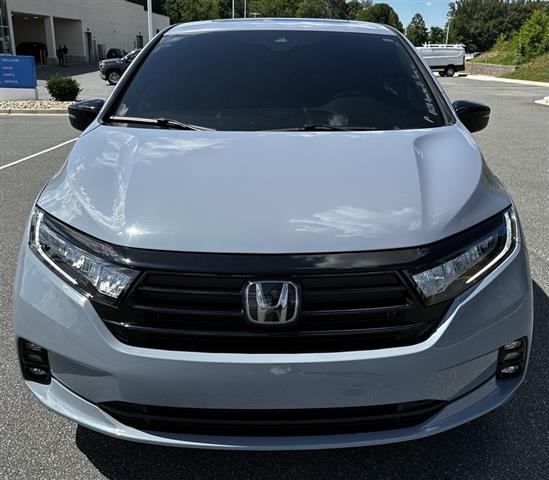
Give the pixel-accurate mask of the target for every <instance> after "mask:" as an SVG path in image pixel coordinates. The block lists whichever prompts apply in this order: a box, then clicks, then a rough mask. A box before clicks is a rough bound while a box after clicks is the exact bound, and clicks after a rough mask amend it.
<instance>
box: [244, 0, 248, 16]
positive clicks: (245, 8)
mask: <svg viewBox="0 0 549 480" xmlns="http://www.w3.org/2000/svg"><path fill="white" fill-rule="evenodd" d="M246 10H247V6H246V0H244V18H246Z"/></svg>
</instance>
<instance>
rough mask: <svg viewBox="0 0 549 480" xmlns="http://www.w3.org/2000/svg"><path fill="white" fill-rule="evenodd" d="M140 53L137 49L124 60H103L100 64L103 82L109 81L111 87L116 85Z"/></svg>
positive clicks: (123, 58) (100, 74)
mask: <svg viewBox="0 0 549 480" xmlns="http://www.w3.org/2000/svg"><path fill="white" fill-rule="evenodd" d="M140 51H141V49H140V48H137V49H135V50H132V51H131V52H130V53H128V54H127V55H125V56H124V57H122V58H111V59H107V60H101V61H100V62H99V76H100V77H101V78H102V79H103V80H107V81H108V82H109V83H110V84H111V85H116V84H117V83H118V81H119V80H120V77H121V76H122V74H123V73H124V72H125V71H126V69H127V68H128V67H129V66H130V64H131V63H132V62H133V61H134V59H135V57H137V54H138V53H139V52H140Z"/></svg>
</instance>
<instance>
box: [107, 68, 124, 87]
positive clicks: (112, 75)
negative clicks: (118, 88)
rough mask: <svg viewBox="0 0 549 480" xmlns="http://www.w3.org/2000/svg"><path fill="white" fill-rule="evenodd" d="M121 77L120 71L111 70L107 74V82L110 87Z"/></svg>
mask: <svg viewBox="0 0 549 480" xmlns="http://www.w3.org/2000/svg"><path fill="white" fill-rule="evenodd" d="M121 76H122V72H121V71H120V70H111V71H110V72H109V73H108V74H107V81H108V82H109V83H110V84H111V85H116V84H117V83H118V81H119V80H120V77H121Z"/></svg>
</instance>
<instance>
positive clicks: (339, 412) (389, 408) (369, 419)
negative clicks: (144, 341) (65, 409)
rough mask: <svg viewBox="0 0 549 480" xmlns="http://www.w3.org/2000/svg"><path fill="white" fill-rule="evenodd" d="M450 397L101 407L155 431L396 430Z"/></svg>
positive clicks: (431, 413)
mask: <svg viewBox="0 0 549 480" xmlns="http://www.w3.org/2000/svg"><path fill="white" fill-rule="evenodd" d="M446 405H447V402H444V401H438V400H422V401H415V402H407V403H398V404H389V405H379V406H378V405H375V406H368V407H349V408H322V409H310V408H306V409H286V410H275V409H273V410H240V409H238V410H237V409H228V410H226V409H194V408H177V407H162V406H151V405H140V404H132V403H125V402H105V403H100V404H99V405H98V406H99V407H100V408H101V409H102V410H103V411H105V412H106V413H107V414H109V415H110V416H112V417H114V418H115V419H116V420H118V421H119V422H121V423H123V424H124V425H127V426H130V427H133V428H136V429H139V430H144V431H150V432H169V433H180V434H195V435H224V436H252V437H253V436H256V437H257V436H268V437H272V436H314V435H337V434H350V433H364V432H373V431H383V430H394V429H400V428H407V427H413V426H416V425H419V424H421V423H424V422H426V421H427V420H429V419H430V418H431V417H433V416H434V415H435V414H436V413H438V412H439V411H440V410H442V409H443V408H444V407H445V406H446Z"/></svg>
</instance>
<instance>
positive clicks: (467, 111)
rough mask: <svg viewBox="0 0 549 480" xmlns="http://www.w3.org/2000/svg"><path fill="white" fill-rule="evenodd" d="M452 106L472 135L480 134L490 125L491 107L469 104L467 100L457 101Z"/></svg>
mask: <svg viewBox="0 0 549 480" xmlns="http://www.w3.org/2000/svg"><path fill="white" fill-rule="evenodd" d="M452 105H453V106H454V110H455V111H456V114H457V116H458V118H459V119H460V121H461V123H463V125H465V126H466V127H467V130H469V131H470V132H471V133H474V132H478V131H480V130H482V129H484V128H486V126H487V125H488V121H489V120H490V107H488V106H486V105H483V104H482V103H475V102H469V101H467V100H456V101H455V102H454V103H452Z"/></svg>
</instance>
